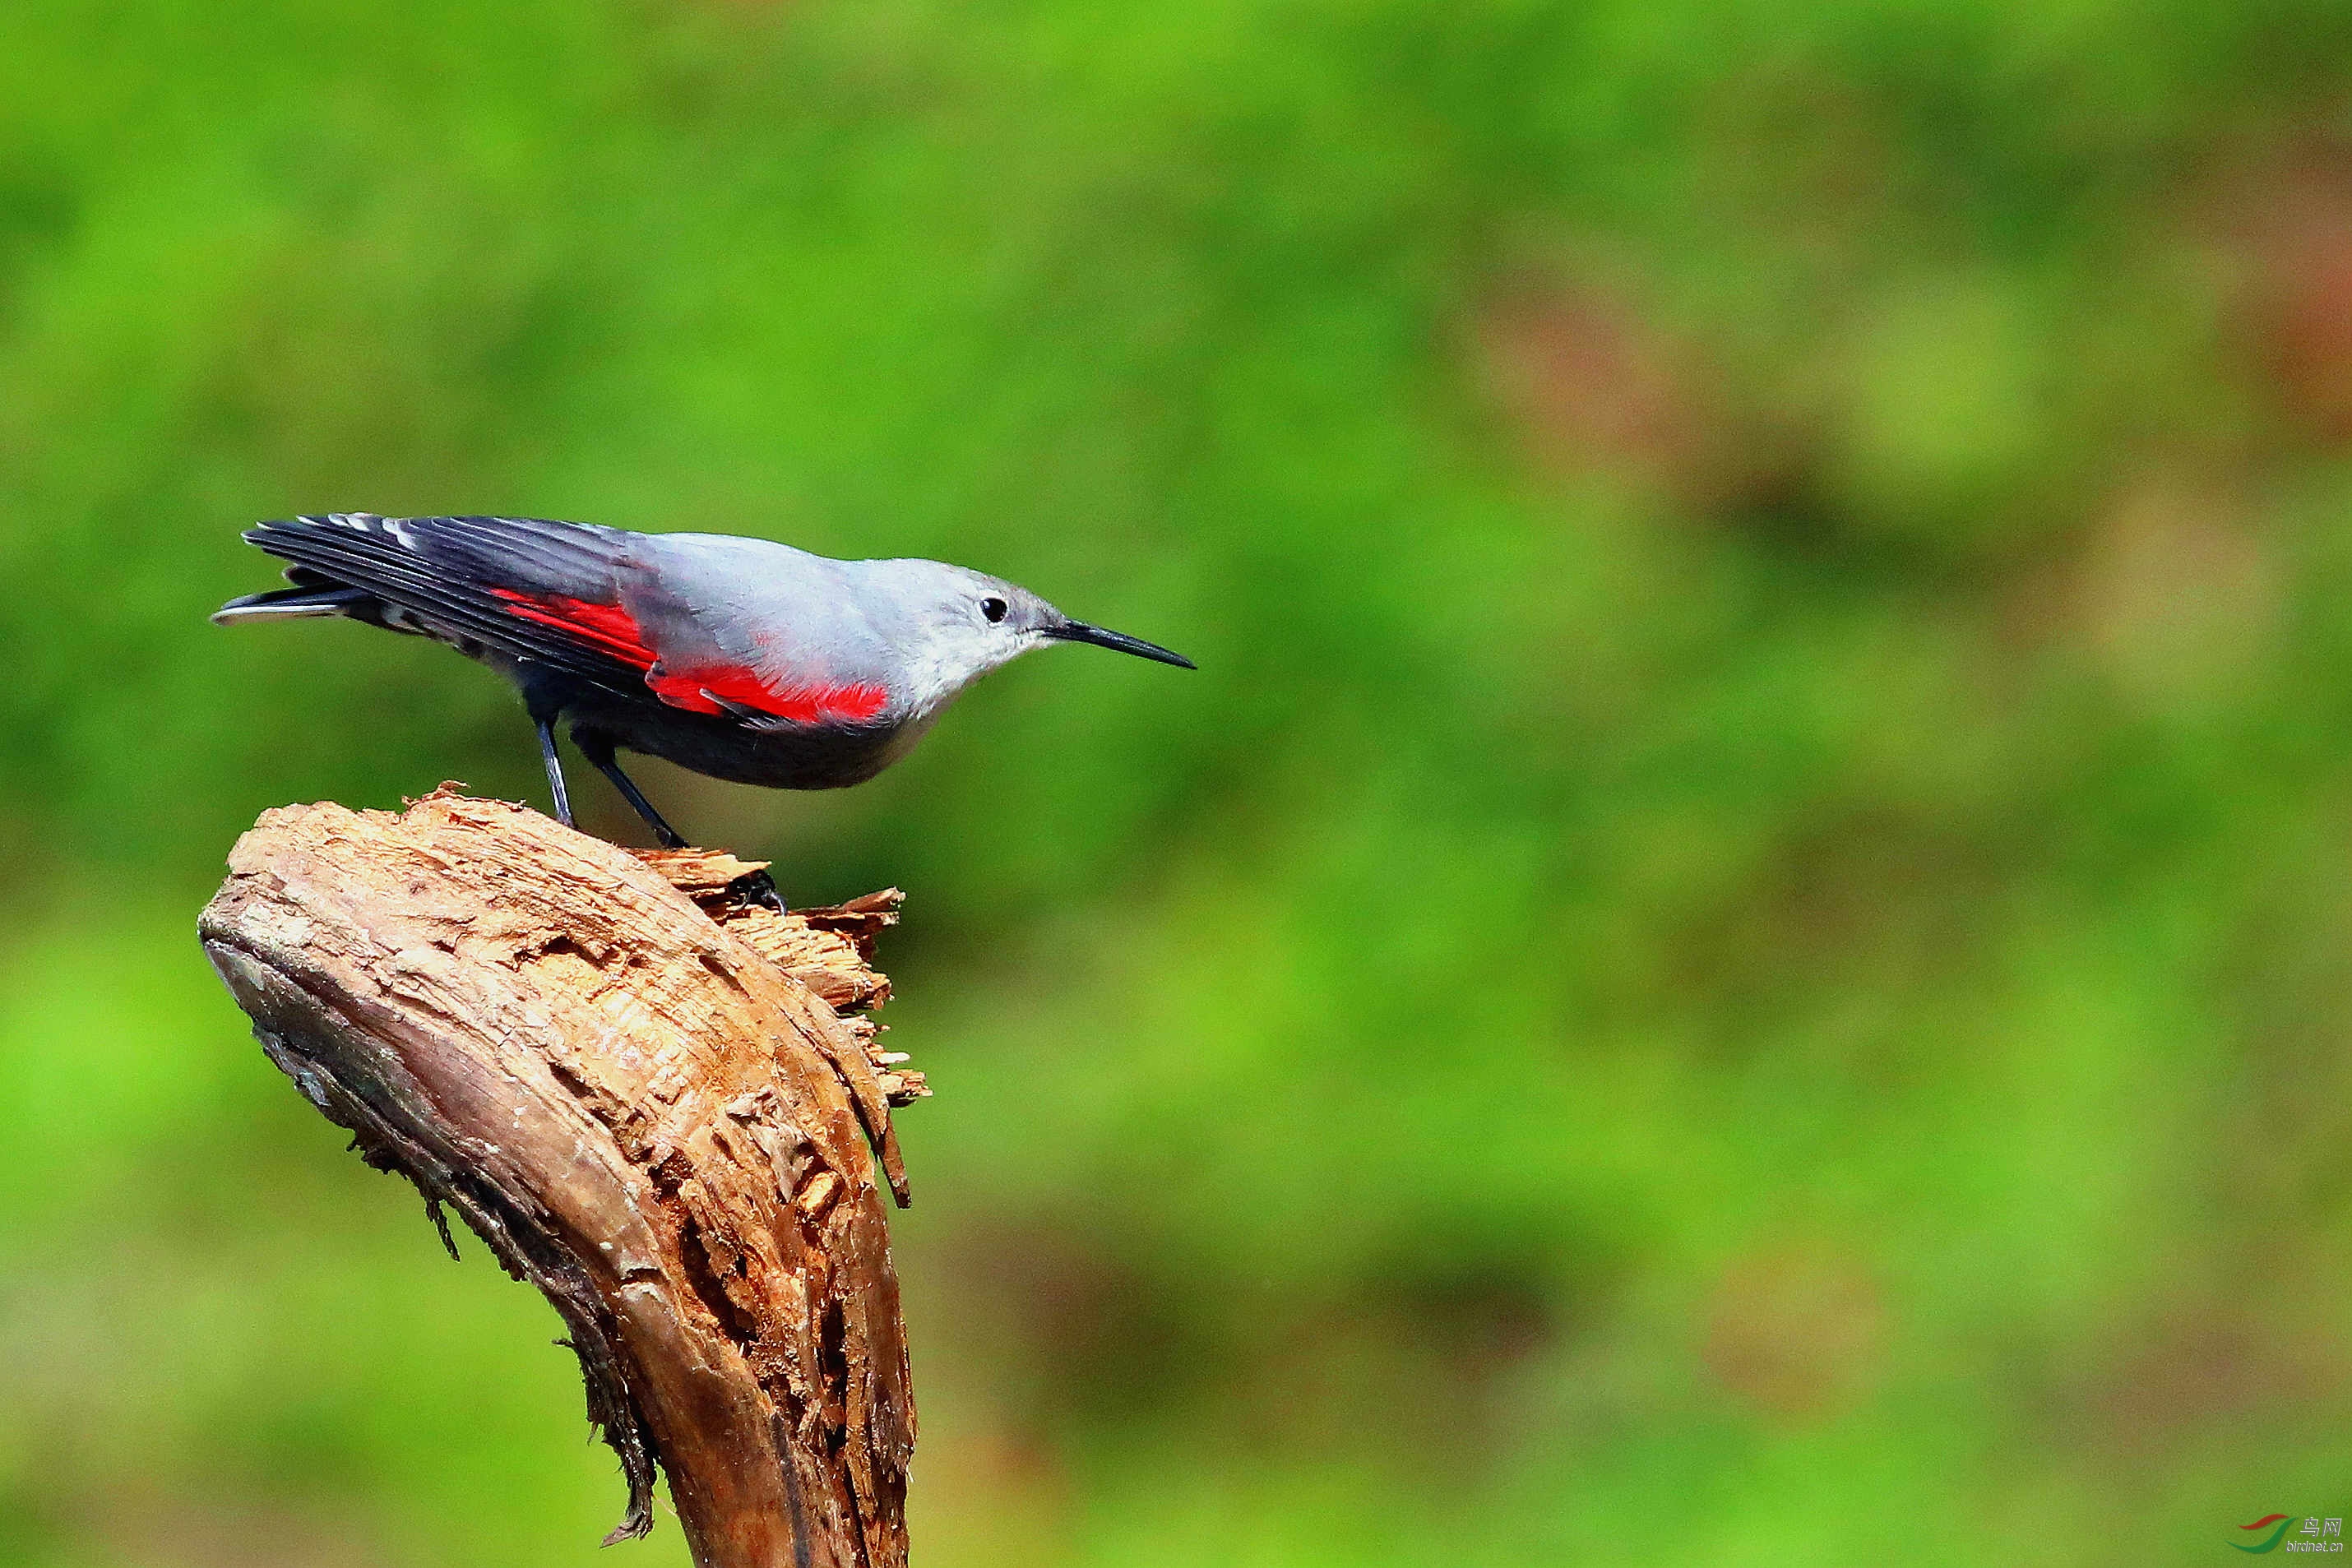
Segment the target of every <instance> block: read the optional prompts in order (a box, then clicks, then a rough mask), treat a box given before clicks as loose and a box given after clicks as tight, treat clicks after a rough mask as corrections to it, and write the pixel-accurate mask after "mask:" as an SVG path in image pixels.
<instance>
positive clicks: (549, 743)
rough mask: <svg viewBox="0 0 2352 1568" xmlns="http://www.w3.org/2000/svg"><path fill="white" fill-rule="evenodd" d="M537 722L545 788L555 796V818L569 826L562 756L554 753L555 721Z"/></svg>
mask: <svg viewBox="0 0 2352 1568" xmlns="http://www.w3.org/2000/svg"><path fill="white" fill-rule="evenodd" d="M538 724H539V754H540V755H541V757H543V758H546V759H547V788H548V789H549V790H550V792H551V793H552V794H553V795H554V796H555V820H556V821H559V822H561V823H562V824H563V825H564V826H565V827H567V828H568V827H571V826H572V797H571V795H570V794H569V793H568V792H567V791H566V790H565V789H564V788H563V758H561V757H558V756H557V755H556V754H555V721H554V720H553V719H552V718H542V719H541V720H539V721H538Z"/></svg>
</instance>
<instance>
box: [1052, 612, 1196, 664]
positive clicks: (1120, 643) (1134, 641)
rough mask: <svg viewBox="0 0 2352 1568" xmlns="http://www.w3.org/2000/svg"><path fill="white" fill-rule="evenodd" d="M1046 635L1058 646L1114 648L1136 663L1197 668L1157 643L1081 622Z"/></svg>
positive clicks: (1180, 655)
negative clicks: (1158, 663) (1085, 645)
mask: <svg viewBox="0 0 2352 1568" xmlns="http://www.w3.org/2000/svg"><path fill="white" fill-rule="evenodd" d="M1045 635H1046V636H1048V637H1051V638H1053V639H1054V640H1055V641H1056V642H1060V643H1093V644H1094V645H1095V646H1096V647H1097V648H1116V649H1118V651H1119V652H1120V653H1132V654H1134V655H1135V656H1136V657H1137V658H1139V659H1157V660H1159V661H1160V663H1161V664H1177V665H1181V667H1183V668H1184V669H1187V670H1192V669H1198V668H1199V667H1200V666H1199V665H1197V664H1193V663H1192V660H1190V659H1188V658H1186V657H1185V656H1184V655H1183V654H1181V653H1173V652H1171V651H1170V650H1169V649H1166V648H1163V647H1161V646H1160V644H1159V643H1147V642H1145V641H1144V640H1143V639H1142V638H1140V637H1130V636H1129V635H1128V634H1127V633H1126V632H1106V631H1105V630H1103V629H1102V628H1101V627H1099V626H1089V625H1087V623H1086V622H1083V621H1065V622H1062V623H1061V624H1060V625H1058V626H1048V627H1046V628H1045Z"/></svg>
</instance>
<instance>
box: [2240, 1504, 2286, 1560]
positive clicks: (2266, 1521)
mask: <svg viewBox="0 0 2352 1568" xmlns="http://www.w3.org/2000/svg"><path fill="white" fill-rule="evenodd" d="M2293 1523H2294V1521H2293V1520H2292V1519H2289V1518H2288V1517H2287V1516H2286V1515H2285V1514H2283V1513H2266V1514H2264V1515H2263V1517H2262V1518H2260V1519H2258V1520H2256V1521H2254V1522H2253V1523H2252V1524H2242V1525H2240V1526H2238V1528H2239V1529H2240V1530H2271V1526H2272V1525H2273V1524H2275V1525H2277V1526H2278V1528H2277V1529H2276V1530H2271V1532H2270V1534H2269V1535H2268V1536H2266V1537H2265V1538H2264V1539H2263V1543H2262V1544H2261V1545H2260V1546H2249V1545H2247V1544H2246V1543H2245V1542H2242V1541H2232V1542H2230V1544H2231V1545H2232V1546H2234V1547H2236V1548H2237V1549H2238V1550H2239V1551H2241V1552H2275V1551H2277V1550H2278V1543H2279V1537H2281V1536H2283V1535H2284V1534H2285V1533H2286V1527H2287V1526H2288V1525H2290V1524H2293Z"/></svg>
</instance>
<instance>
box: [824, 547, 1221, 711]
mask: <svg viewBox="0 0 2352 1568" xmlns="http://www.w3.org/2000/svg"><path fill="white" fill-rule="evenodd" d="M856 564H857V565H858V566H859V567H862V568H864V569H865V571H864V575H865V576H866V586H867V588H868V590H869V614H877V615H881V616H887V617H888V618H889V619H891V620H892V621H894V622H897V624H896V625H894V626H891V627H889V628H888V629H887V632H886V635H887V636H889V637H890V638H891V639H892V641H893V642H894V643H896V644H897V645H898V651H899V653H900V656H901V658H902V659H903V660H904V664H903V665H902V667H901V670H900V674H901V676H902V678H903V679H904V680H905V681H906V683H907V687H908V695H909V697H910V698H911V699H912V704H913V706H914V707H915V709H916V710H917V711H918V712H919V713H925V714H928V713H930V712H932V711H934V710H936V709H937V708H938V707H940V706H941V705H943V704H944V703H946V702H947V701H948V700H949V699H950V697H953V696H954V695H956V694H957V693H958V692H960V691H961V690H962V689H963V688H964V687H965V686H967V685H971V683H972V682H973V681H975V680H978V679H979V678H980V677H981V676H982V675H984V674H987V673H988V672H989V671H991V670H992V669H994V668H996V667H997V666H998V665H999V664H1004V663H1006V662H1007V661H1009V660H1011V659H1014V658H1017V657H1018V656H1020V655H1021V654H1023V653H1027V652H1028V651H1029V650H1030V649H1032V648H1037V647H1043V646H1044V645H1045V643H1094V644H1095V645H1096V646H1097V647H1102V648H1115V649H1117V650H1118V651H1119V652H1120V653H1133V654H1136V655H1138V656H1139V657H1140V658H1146V659H1157V660H1159V661H1160V663H1161V664H1181V665H1182V666H1183V667H1184V668H1185V669H1188V670H1189V669H1191V668H1192V660H1190V659H1187V658H1185V657H1184V656H1183V655H1182V654H1181V653H1171V652H1170V651H1169V650H1167V649H1165V648H1162V647H1160V646H1159V645H1158V644H1156V643H1147V642H1145V641H1143V639H1141V638H1140V637H1129V636H1128V635H1127V634H1125V633H1124V632H1107V631H1105V630H1103V629H1102V628H1101V627H1099V626H1090V625H1088V624H1087V622H1083V621H1074V620H1072V619H1071V618H1070V617H1068V616H1066V615H1065V614H1063V613H1062V612H1060V611H1058V610H1056V609H1055V608H1054V607H1053V606H1052V605H1050V604H1048V603H1046V602H1045V601H1044V600H1042V599H1040V598H1038V597H1037V596H1036V595H1035V594H1034V593H1032V592H1030V591H1028V590H1027V589H1025V588H1024V587H1022V586H1021V585H1020V584H1018V583H1014V582H1006V581H1005V580H1003V579H1002V578H995V577H990V576H989V575H987V574H986V573H985V572H978V571H973V570H971V569H970V568H969V567H961V566H950V565H949V564H948V563H947V562H945V561H937V560H872V561H861V562H858V563H856Z"/></svg>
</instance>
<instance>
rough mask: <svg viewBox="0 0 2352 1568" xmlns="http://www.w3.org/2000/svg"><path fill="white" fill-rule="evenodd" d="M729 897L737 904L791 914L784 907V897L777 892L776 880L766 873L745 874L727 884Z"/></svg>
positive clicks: (781, 913)
mask: <svg viewBox="0 0 2352 1568" xmlns="http://www.w3.org/2000/svg"><path fill="white" fill-rule="evenodd" d="M727 896H728V898H729V899H730V901H732V902H734V903H736V904H761V905H764V906H765V907H767V908H769V909H772V910H774V911H775V912H776V913H777V914H779V915H786V914H789V913H791V912H790V911H789V910H787V909H786V908H785V907H784V895H783V894H781V893H778V892H777V891H776V882H775V878H773V877H772V876H770V875H769V874H768V873H766V872H764V871H750V872H745V873H743V874H742V875H741V876H739V877H737V878H736V879H735V880H734V881H733V882H730V883H728V884H727Z"/></svg>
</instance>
